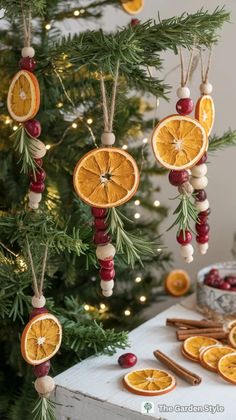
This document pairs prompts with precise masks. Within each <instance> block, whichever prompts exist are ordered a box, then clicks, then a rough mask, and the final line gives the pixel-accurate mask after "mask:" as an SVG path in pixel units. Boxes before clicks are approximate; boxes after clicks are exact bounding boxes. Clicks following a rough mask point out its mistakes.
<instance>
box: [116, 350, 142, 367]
mask: <svg viewBox="0 0 236 420" xmlns="http://www.w3.org/2000/svg"><path fill="white" fill-rule="evenodd" d="M137 360H138V359H137V356H135V354H133V353H125V354H122V355H121V356H120V357H119V359H118V363H119V365H120V367H122V368H125V369H128V368H130V367H132V366H134V365H136V363H137Z"/></svg>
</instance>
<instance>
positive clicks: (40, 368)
mask: <svg viewBox="0 0 236 420" xmlns="http://www.w3.org/2000/svg"><path fill="white" fill-rule="evenodd" d="M50 367H51V363H50V360H47V362H43V363H40V365H37V366H34V367H33V372H34V375H35V376H36V377H37V378H41V377H42V376H46V375H47V374H48V373H49V371H50Z"/></svg>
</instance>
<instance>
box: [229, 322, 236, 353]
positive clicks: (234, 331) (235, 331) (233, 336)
mask: <svg viewBox="0 0 236 420" xmlns="http://www.w3.org/2000/svg"><path fill="white" fill-rule="evenodd" d="M229 342H230V344H231V346H233V347H235V348H236V325H235V326H234V327H233V328H231V330H230V332H229Z"/></svg>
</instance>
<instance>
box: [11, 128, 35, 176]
mask: <svg viewBox="0 0 236 420" xmlns="http://www.w3.org/2000/svg"><path fill="white" fill-rule="evenodd" d="M10 138H11V139H12V140H14V149H15V150H16V152H17V153H18V154H19V155H20V158H19V162H18V163H20V164H21V172H23V173H25V174H29V173H30V172H31V171H32V172H33V173H35V172H36V171H37V165H36V163H35V160H34V158H33V155H32V152H33V151H34V150H35V149H36V150H37V148H35V147H33V146H32V140H34V139H33V138H32V137H31V136H29V135H28V134H27V132H26V130H25V128H24V126H23V125H20V126H19V127H18V129H17V130H16V131H15V132H14V133H13V134H12V135H11V136H10Z"/></svg>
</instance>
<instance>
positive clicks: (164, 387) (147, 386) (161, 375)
mask: <svg viewBox="0 0 236 420" xmlns="http://www.w3.org/2000/svg"><path fill="white" fill-rule="evenodd" d="M123 382H124V385H125V387H126V388H127V389H128V390H129V391H130V392H133V393H134V394H138V395H149V396H155V395H162V394H166V393H167V392H170V391H172V389H174V388H175V386H176V381H175V378H174V376H172V375H170V374H169V373H168V372H166V371H165V370H159V369H141V370H135V371H132V372H129V373H127V375H125V377H124V379H123Z"/></svg>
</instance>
